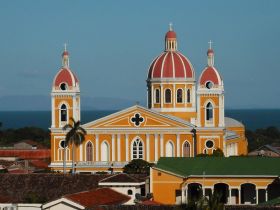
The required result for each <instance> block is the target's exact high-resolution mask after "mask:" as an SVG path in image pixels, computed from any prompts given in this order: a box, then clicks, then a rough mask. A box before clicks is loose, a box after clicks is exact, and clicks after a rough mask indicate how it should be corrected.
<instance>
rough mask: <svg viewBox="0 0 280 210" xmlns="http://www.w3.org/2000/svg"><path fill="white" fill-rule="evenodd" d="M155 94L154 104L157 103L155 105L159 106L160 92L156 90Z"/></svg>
mask: <svg viewBox="0 0 280 210" xmlns="http://www.w3.org/2000/svg"><path fill="white" fill-rule="evenodd" d="M155 92H156V93H155V94H156V98H155V99H156V100H155V102H156V103H157V104H159V103H160V91H159V89H156V91H155Z"/></svg>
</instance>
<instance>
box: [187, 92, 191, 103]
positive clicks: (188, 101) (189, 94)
mask: <svg viewBox="0 0 280 210" xmlns="http://www.w3.org/2000/svg"><path fill="white" fill-rule="evenodd" d="M190 102H191V90H190V89H188V90H187V103H190Z"/></svg>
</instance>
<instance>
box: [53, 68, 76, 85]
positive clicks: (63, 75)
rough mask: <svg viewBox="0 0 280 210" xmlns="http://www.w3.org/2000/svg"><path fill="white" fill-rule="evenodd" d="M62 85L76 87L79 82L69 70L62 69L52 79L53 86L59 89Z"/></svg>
mask: <svg viewBox="0 0 280 210" xmlns="http://www.w3.org/2000/svg"><path fill="white" fill-rule="evenodd" d="M62 84H65V85H66V86H67V87H77V86H78V84H79V81H78V79H77V77H76V75H75V74H74V73H73V72H72V71H71V70H70V69H68V68H62V69H60V70H59V72H58V73H57V74H56V76H55V77H54V80H53V86H54V87H58V88H59V87H60V86H61V85H62Z"/></svg>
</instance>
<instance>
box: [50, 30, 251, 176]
mask: <svg viewBox="0 0 280 210" xmlns="http://www.w3.org/2000/svg"><path fill="white" fill-rule="evenodd" d="M210 43H211V42H210ZM164 46H165V50H164V51H163V52H162V53H161V54H160V55H159V56H158V57H156V58H155V59H154V60H153V61H152V63H151V65H150V67H149V70H148V75H147V107H142V106H138V105H135V106H132V107H129V108H127V109H124V110H121V111H119V112H116V113H114V114H111V115H109V116H106V117H103V118H101V119H97V120H94V121H92V122H89V123H86V124H83V128H84V129H86V131H87V135H86V140H85V141H84V142H83V143H82V144H81V145H80V146H78V147H76V148H74V149H75V150H76V151H75V154H76V158H75V162H76V172H92V173H94V172H96V171H108V170H109V169H110V170H111V169H113V170H114V171H121V170H122V168H123V166H124V165H126V164H127V163H128V162H129V161H131V160H132V159H144V160H146V161H149V162H155V163H156V162H157V161H158V159H159V158H160V157H195V156H196V155H197V154H200V153H204V154H212V153H213V151H214V150H216V149H221V150H222V151H223V152H224V154H225V155H226V156H236V155H246V154H247V140H246V138H245V134H244V133H245V131H244V130H245V128H244V125H242V124H241V123H240V122H238V121H236V120H234V119H231V118H227V117H225V116H224V83H223V80H222V77H221V75H220V74H219V72H218V70H217V69H216V68H215V66H214V51H213V49H212V48H211V44H210V47H209V49H208V51H207V65H206V67H205V69H204V70H203V71H202V73H201V75H200V76H199V79H198V80H196V78H195V71H194V68H193V66H192V64H191V62H190V61H189V60H188V59H187V58H186V57H185V56H184V55H183V54H182V53H180V52H179V51H178V50H177V36H176V33H175V32H174V31H173V29H172V28H170V29H169V31H168V32H167V33H166V35H165V45H164ZM104 81H105V79H104ZM196 81H198V82H196ZM51 97H52V124H51V128H50V129H51V164H50V167H51V168H52V170H60V171H61V170H62V168H63V150H64V149H63V146H64V138H65V134H66V131H64V130H63V129H62V128H63V126H64V125H66V124H67V123H69V122H70V121H69V119H70V118H71V117H72V118H74V119H75V120H80V116H81V114H80V111H81V110H80V106H81V100H80V87H79V80H78V78H77V76H76V75H75V74H74V73H73V71H72V70H70V68H69V53H68V51H67V50H66V49H65V51H64V52H63V54H62V68H61V69H60V70H59V71H58V73H57V74H56V76H55V77H54V80H53V84H52V92H51ZM72 149H73V148H71V146H68V147H67V148H66V161H67V164H66V166H67V170H70V165H71V160H72V156H71V154H72V153H71V152H70V151H71V150H72Z"/></svg>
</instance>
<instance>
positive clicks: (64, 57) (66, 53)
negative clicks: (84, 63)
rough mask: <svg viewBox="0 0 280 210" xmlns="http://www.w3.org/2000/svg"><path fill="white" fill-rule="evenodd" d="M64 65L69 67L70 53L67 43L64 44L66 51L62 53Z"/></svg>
mask: <svg viewBox="0 0 280 210" xmlns="http://www.w3.org/2000/svg"><path fill="white" fill-rule="evenodd" d="M62 67H63V68H69V53H68V51H67V44H66V43H65V44H64V51H63V53H62Z"/></svg>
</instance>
